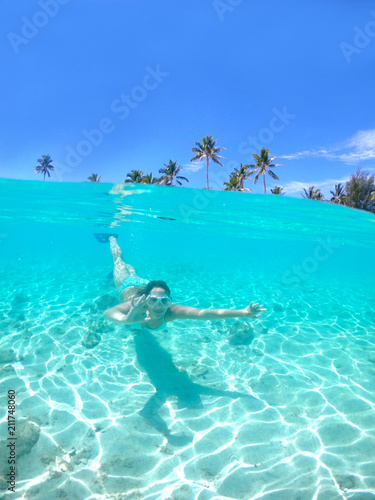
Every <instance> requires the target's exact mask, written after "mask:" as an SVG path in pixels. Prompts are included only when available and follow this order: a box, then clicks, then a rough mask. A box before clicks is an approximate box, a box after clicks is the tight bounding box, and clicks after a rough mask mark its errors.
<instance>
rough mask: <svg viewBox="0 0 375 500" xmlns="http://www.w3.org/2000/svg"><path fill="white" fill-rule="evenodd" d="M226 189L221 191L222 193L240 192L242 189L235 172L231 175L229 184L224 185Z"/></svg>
mask: <svg viewBox="0 0 375 500" xmlns="http://www.w3.org/2000/svg"><path fill="white" fill-rule="evenodd" d="M223 185H224V186H226V187H223V188H222V189H221V190H222V191H239V190H240V189H241V188H240V180H239V178H238V177H237V176H236V175H235V173H234V172H232V173H231V175H230V177H229V182H224V184H223Z"/></svg>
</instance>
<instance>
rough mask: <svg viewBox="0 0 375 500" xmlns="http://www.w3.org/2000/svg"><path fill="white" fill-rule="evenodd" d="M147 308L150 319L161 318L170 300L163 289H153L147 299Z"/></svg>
mask: <svg viewBox="0 0 375 500" xmlns="http://www.w3.org/2000/svg"><path fill="white" fill-rule="evenodd" d="M146 301H147V308H148V312H149V315H150V316H151V318H161V317H162V316H164V314H165V313H166V311H167V309H168V307H169V306H170V304H171V299H170V297H169V295H168V294H167V292H166V291H165V290H164V288H159V287H154V288H153V289H152V290H151V291H150V293H149V295H148V297H147V299H146Z"/></svg>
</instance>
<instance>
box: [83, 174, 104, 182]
mask: <svg viewBox="0 0 375 500" xmlns="http://www.w3.org/2000/svg"><path fill="white" fill-rule="evenodd" d="M101 178H102V176H101V175H99V176H98V174H91V175H90V177H87V180H88V181H89V182H100V179H101Z"/></svg>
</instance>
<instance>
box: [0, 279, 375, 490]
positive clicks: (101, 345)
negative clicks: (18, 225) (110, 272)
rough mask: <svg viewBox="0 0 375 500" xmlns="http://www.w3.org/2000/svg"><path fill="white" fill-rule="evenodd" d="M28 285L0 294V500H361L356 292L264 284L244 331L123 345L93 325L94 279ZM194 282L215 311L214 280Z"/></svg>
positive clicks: (366, 412)
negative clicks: (10, 456)
mask: <svg viewBox="0 0 375 500" xmlns="http://www.w3.org/2000/svg"><path fill="white" fill-rule="evenodd" d="M43 276H44V277H43ZM43 276H42V275H41V276H36V277H35V280H34V281H33V282H30V280H28V286H27V288H25V282H24V281H22V279H20V278H18V277H17V276H16V275H15V274H14V276H12V275H10V277H9V275H7V282H6V283H5V281H4V280H3V282H2V283H1V285H2V287H3V292H2V301H1V302H0V320H1V326H2V328H1V331H2V337H1V341H0V348H1V351H0V376H1V398H2V406H1V407H2V408H3V411H2V415H1V418H2V420H1V424H0V436H1V442H0V446H1V450H2V453H1V457H2V458H1V461H0V475H1V479H0V489H1V491H2V497H1V498H4V499H9V500H14V499H21V498H22V499H37V500H50V499H51V498H56V499H58V498H68V499H69V500H75V499H77V500H78V499H79V500H89V499H114V500H115V499H116V500H120V499H122V500H125V499H147V500H160V499H173V500H192V499H197V500H198V499H199V500H214V499H238V500H250V499H256V498H263V499H266V500H284V499H285V500H297V499H301V500H310V499H311V500H335V499H348V500H370V499H375V461H374V450H375V411H374V409H375V350H374V347H375V329H374V327H373V325H374V324H375V310H374V306H373V305H372V308H371V307H370V306H369V303H370V302H368V301H367V302H363V300H362V299H363V297H361V294H360V292H358V295H357V296H353V293H352V292H351V293H350V294H349V293H348V294H347V296H345V292H343V291H341V292H340V296H339V297H338V296H337V294H335V293H334V292H333V291H325V295H324V300H322V293H321V289H319V287H318V286H317V284H316V283H314V282H313V280H310V281H309V282H308V283H306V284H304V285H303V288H301V289H300V290H298V291H297V292H295V293H293V294H289V295H287V296H285V290H284V291H283V290H281V289H279V288H278V287H272V286H270V285H267V283H266V284H264V282H263V283H262V285H261V286H263V289H262V294H261V295H262V297H267V300H265V301H264V302H265V303H266V306H267V313H265V314H264V315H263V316H262V318H260V319H259V320H247V321H243V320H230V321H229V320H227V321H214V322H194V321H188V322H181V321H180V322H175V323H172V324H169V325H168V328H167V330H165V331H159V332H154V333H150V332H147V331H146V332H141V333H138V334H135V333H134V332H132V331H130V330H129V329H128V328H125V327H120V326H117V325H113V324H111V323H109V322H108V321H107V320H105V319H104V318H103V316H102V312H103V311H104V310H105V309H106V308H107V307H110V306H112V305H114V304H115V303H116V295H115V293H114V292H113V285H112V284H111V283H110V282H109V281H108V282H107V281H105V280H97V279H96V278H95V277H94V278H93V277H92V275H90V274H89V273H88V272H87V276H86V275H85V271H80V272H79V273H78V272H77V273H76V274H74V273H70V277H69V280H66V277H65V278H64V277H63V276H62V275H61V276H60V277H59V276H58V274H57V275H56V274H54V275H53V276H50V277H48V273H46V274H43ZM46 276H47V277H46ZM235 279H236V277H235V276H234V277H233V280H235ZM259 279H260V278H259ZM201 281H204V283H205V286H204V290H203V288H202V290H201V293H202V294H204V293H206V294H207V297H210V300H211V301H212V306H214V305H216V306H217V305H218V304H220V299H222V297H221V296H220V292H218V291H217V290H220V289H222V290H224V289H225V285H226V284H225V278H224V277H223V283H221V285H222V286H221V287H218V286H217V285H218V280H217V279H215V282H212V283H210V282H209V276H206V277H205V280H201ZM82 283H85V285H84V286H82ZM253 283H254V289H256V286H257V284H256V283H255V282H253ZM184 285H185V283H183V282H181V283H180V289H181V290H183V289H184ZM234 288H235V289H240V287H239V286H235V287H234ZM4 290H9V291H8V292H6V291H4ZM93 290H96V291H97V292H98V293H96V294H93ZM67 291H68V292H67ZM196 293H198V296H200V295H199V293H200V292H199V291H196ZM67 297H68V298H67ZM285 297H286V298H285ZM254 298H255V299H256V298H257V297H256V296H252V297H250V300H253V299H254ZM232 300H233V306H232V307H235V305H236V304H238V303H239V302H240V303H241V298H238V297H236V296H235V294H233V299H232ZM195 302H197V301H196V299H194V294H193V292H192V296H191V297H186V302H185V303H186V304H188V305H191V306H196V305H197V303H195ZM242 302H243V298H242ZM373 303H374V302H372V304H373ZM343 304H345V305H343ZM244 305H245V304H244ZM371 325H372V326H371ZM8 390H14V391H15V392H16V429H17V431H16V434H17V457H16V459H17V462H16V470H17V479H16V493H11V492H7V490H6V489H7V483H6V474H7V472H8V471H9V465H8V464H7V461H6V459H7V455H6V452H5V453H4V450H6V443H7V441H6V439H7V437H8V431H7V422H6V413H5V412H6V405H7V392H8ZM4 408H5V410H4Z"/></svg>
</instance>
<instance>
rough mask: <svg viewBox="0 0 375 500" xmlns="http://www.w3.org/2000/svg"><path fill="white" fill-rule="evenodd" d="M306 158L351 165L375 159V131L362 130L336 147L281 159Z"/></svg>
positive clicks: (284, 156)
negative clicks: (317, 158) (324, 159)
mask: <svg viewBox="0 0 375 500" xmlns="http://www.w3.org/2000/svg"><path fill="white" fill-rule="evenodd" d="M306 157H319V158H326V159H328V160H336V161H341V162H343V163H347V164H349V165H353V164H357V163H358V162H360V161H366V160H374V159H375V129H372V130H360V131H359V132H357V133H356V134H355V135H353V136H352V137H350V138H349V139H347V140H346V141H344V142H342V143H339V144H336V145H334V146H330V147H325V148H318V149H313V150H305V151H300V152H298V153H292V154H290V155H282V156H279V158H285V159H287V160H298V159H300V158H306Z"/></svg>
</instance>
